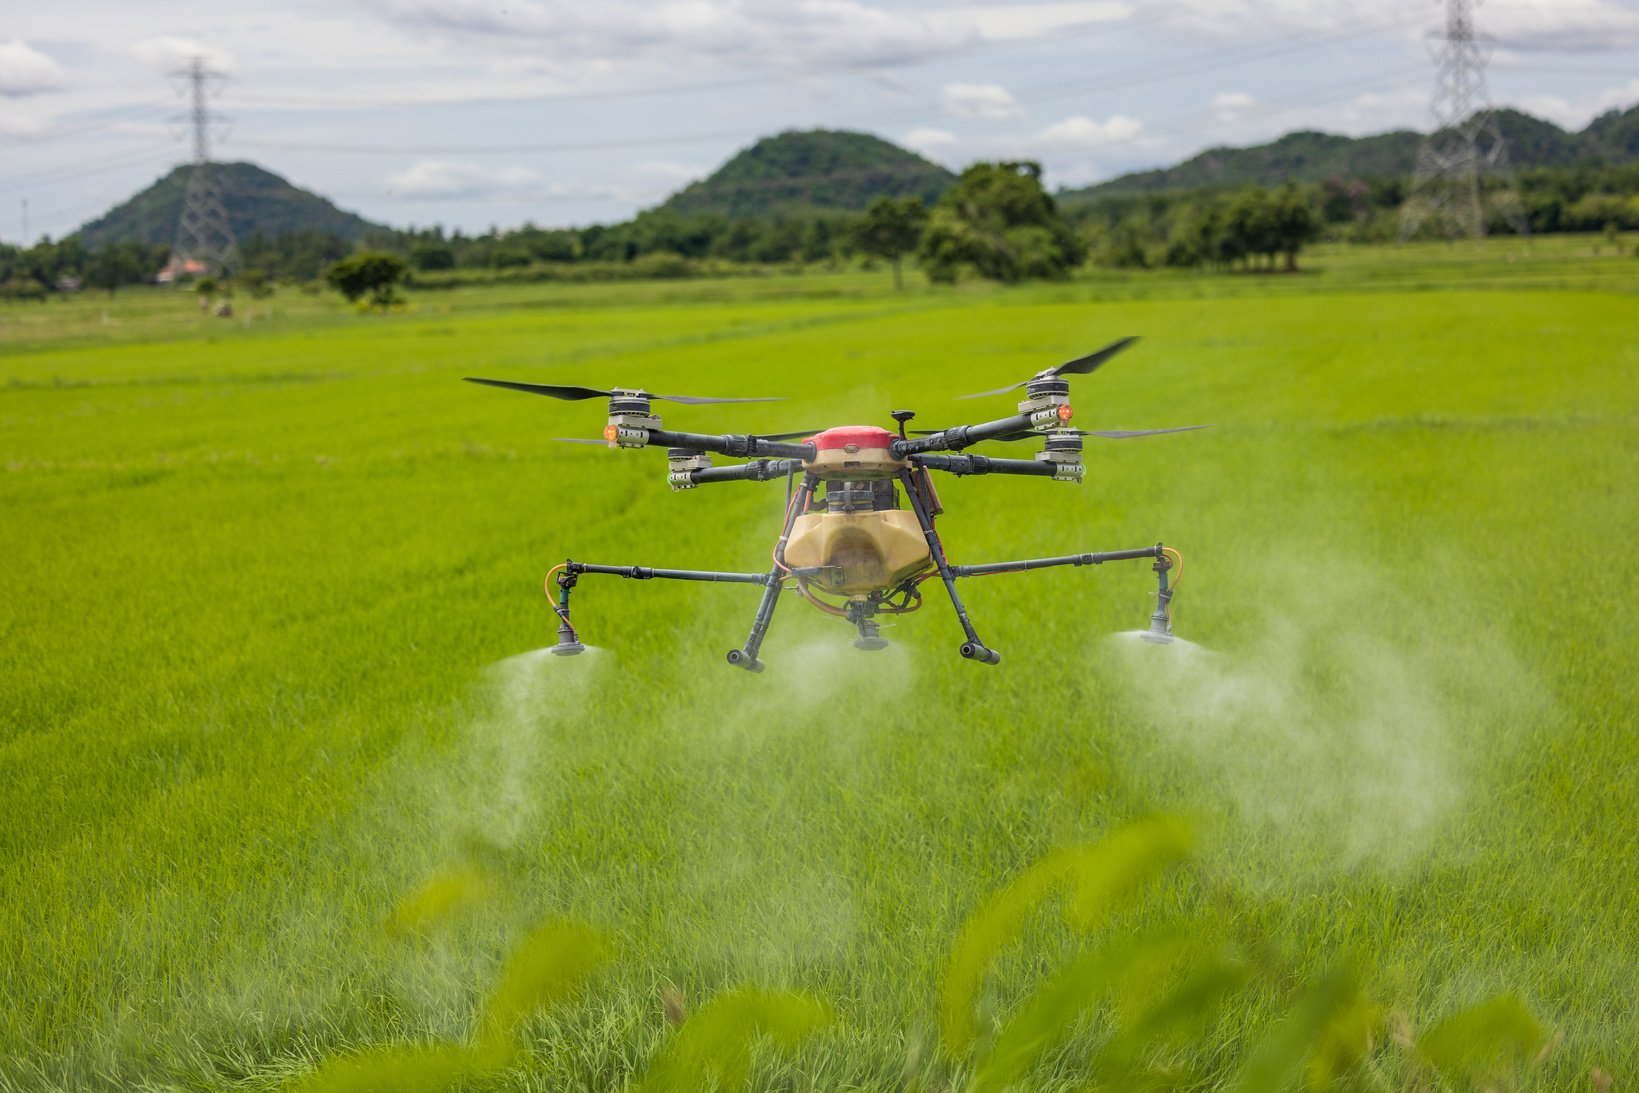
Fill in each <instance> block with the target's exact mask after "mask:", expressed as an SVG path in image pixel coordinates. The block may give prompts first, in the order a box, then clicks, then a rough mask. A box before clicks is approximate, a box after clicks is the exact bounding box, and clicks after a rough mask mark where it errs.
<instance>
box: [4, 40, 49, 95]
mask: <svg viewBox="0 0 1639 1093" xmlns="http://www.w3.org/2000/svg"><path fill="white" fill-rule="evenodd" d="M62 85H63V70H62V69H61V68H59V67H58V65H57V62H56V61H54V60H52V59H51V58H50V57H47V56H46V55H45V54H44V53H41V52H40V51H39V50H37V49H35V48H34V47H32V46H30V45H29V44H28V43H27V42H24V41H22V40H20V39H17V38H13V39H11V40H10V41H9V42H0V95H5V96H7V97H8V98H9V97H13V96H22V95H33V94H37V93H38V92H41V91H50V90H52V89H53V88H58V87H61V86H62Z"/></svg>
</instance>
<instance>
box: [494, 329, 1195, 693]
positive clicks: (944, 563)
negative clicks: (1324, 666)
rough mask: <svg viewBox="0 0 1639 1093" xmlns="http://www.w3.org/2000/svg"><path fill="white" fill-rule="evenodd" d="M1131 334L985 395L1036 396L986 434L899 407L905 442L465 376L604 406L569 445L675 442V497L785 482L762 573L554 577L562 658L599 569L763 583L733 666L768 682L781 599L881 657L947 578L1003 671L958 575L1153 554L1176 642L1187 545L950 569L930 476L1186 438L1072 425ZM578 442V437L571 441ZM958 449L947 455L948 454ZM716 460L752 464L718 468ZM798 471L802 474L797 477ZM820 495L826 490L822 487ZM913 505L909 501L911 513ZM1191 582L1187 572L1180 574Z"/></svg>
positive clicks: (1060, 463)
mask: <svg viewBox="0 0 1639 1093" xmlns="http://www.w3.org/2000/svg"><path fill="white" fill-rule="evenodd" d="M1137 340H1138V339H1137V338H1122V339H1121V340H1120V341H1117V342H1113V343H1111V344H1110V345H1107V346H1105V347H1104V348H1103V349H1100V350H1098V351H1097V352H1096V353H1090V354H1088V355H1087V356H1085V357H1078V358H1077V359H1075V360H1073V361H1068V362H1066V363H1064V364H1061V365H1058V366H1056V367H1054V368H1047V369H1043V370H1042V371H1040V372H1037V373H1036V374H1035V375H1034V376H1032V377H1030V378H1029V379H1027V380H1025V381H1023V382H1022V383H1014V384H1009V385H1008V386H1006V387H1001V388H998V389H997V390H994V391H984V392H981V393H980V394H977V395H964V396H961V397H963V398H985V397H989V396H992V395H1001V394H1006V393H1007V392H1009V391H1013V390H1016V389H1018V388H1020V387H1022V388H1024V392H1025V398H1024V401H1023V402H1020V403H1019V404H1018V412H1017V413H1016V414H1010V415H1009V416H1007V417H1004V418H998V419H996V420H995V421H987V422H984V423H982V424H979V425H955V426H951V427H950V428H946V429H939V430H931V431H930V430H915V431H912V432H909V433H907V431H906V428H905V426H906V423H907V422H909V421H910V420H911V419H912V418H914V417H915V416H916V415H915V413H914V412H912V411H910V410H894V411H892V412H891V414H890V415H889V416H890V417H892V418H893V420H894V421H895V422H896V423H897V424H898V427H899V428H898V434H897V435H895V433H893V432H890V431H889V430H887V429H882V428H878V427H876V426H873V425H843V426H838V427H836V428H831V429H824V430H820V431H817V432H816V431H805V432H797V433H776V434H739V433H729V434H725V435H722V436H711V435H706V434H701V433H680V432H674V431H671V430H668V429H662V428H661V421H660V418H659V417H657V416H656V415H655V413H654V412H653V405H654V403H655V402H656V401H666V402H677V403H684V404H687V405H691V406H695V405H705V404H711V403H724V402H778V401H781V400H779V399H766V398H694V397H690V396H687V395H656V394H651V393H650V392H648V391H645V390H642V389H641V388H614V389H612V390H607V391H605V390H600V389H597V388H593V387H572V386H562V385H556V384H545V383H519V382H514V381H512V380H494V379H478V378H476V377H468V379H469V382H472V383H484V384H489V385H490V386H492V387H505V388H508V389H509V390H513V391H525V392H528V393H530V394H536V395H547V396H549V397H551V398H556V399H563V400H564V401H567V402H578V401H582V400H586V399H598V398H606V399H608V400H609V423H608V426H607V427H606V428H605V429H604V430H603V439H602V440H570V443H582V444H606V445H607V446H608V447H610V448H650V447H657V448H665V449H666V459H667V464H668V466H667V476H666V477H667V481H668V483H670V485H671V488H672V489H673V490H690V489H694V488H695V487H696V486H703V485H706V484H707V483H712V482H775V481H781V480H783V481H784V482H785V483H786V494H787V498H786V506H785V523H784V526H783V527H782V528H781V530H780V536H779V538H778V539H777V540H775V542H774V548H773V565H772V567H771V568H770V569H769V570H768V572H766V573H724V572H719V571H716V570H698V569H651V568H647V567H644V566H633V565H627V566H620V565H594V564H592V563H590V562H577V561H574V560H573V559H570V560H567V561H565V562H564V563H563V564H561V565H559V566H556V567H554V568H553V570H552V571H551V572H550V573H548V574H547V578H546V591H547V595H548V597H550V596H551V595H552V584H553V580H554V578H556V584H557V588H558V594H557V602H556V603H554V604H553V610H554V611H555V612H556V613H557V616H558V619H559V625H558V643H557V644H556V645H554V646H552V652H553V653H556V654H559V655H561V656H573V655H574V654H576V653H579V652H581V651H582V650H583V649H584V648H585V646H583V645H582V644H581V641H580V634H579V633H578V632H577V630H576V628H575V624H574V623H573V622H571V621H570V618H569V596H570V593H571V592H572V591H573V590H574V588H575V585H576V583H577V582H578V581H579V580H580V578H581V577H583V576H586V575H587V574H594V573H597V574H610V575H613V576H617V577H626V578H630V579H633V580H640V581H646V580H670V581H721V582H727V583H731V584H755V585H761V586H762V589H763V594H762V602H761V603H759V604H758V606H757V614H756V616H755V618H753V620H752V623H751V634H750V636H749V637H747V638H746V642H745V645H744V646H742V647H741V648H739V649H731V650H730V651H729V654H728V662H729V663H730V664H733V665H737V666H738V667H741V668H745V669H747V670H748V671H753V672H760V671H762V670H763V662H762V661H761V660H759V659H757V653H758V651H759V650H760V649H761V648H762V644H763V639H764V638H765V637H766V636H767V634H768V627H769V623H770V622H771V621H772V620H773V617H774V608H775V607H776V606H778V604H779V600H780V593H782V592H787V591H794V592H796V593H797V594H799V595H801V596H802V598H803V599H805V600H807V601H808V602H809V603H810V604H812V605H813V606H814V607H816V608H818V609H819V610H821V611H824V612H826V613H827V614H830V615H834V616H836V617H838V618H841V619H845V620H847V621H848V622H850V623H852V624H853V625H854V627H855V628H856V629H857V631H858V635H857V636H856V637H855V639H854V645H856V646H857V647H858V648H860V649H881V648H883V647H884V646H886V645H887V644H888V643H887V642H886V641H885V640H884V639H883V638H882V635H881V633H880V623H879V622H878V618H879V616H883V615H890V616H891V615H903V614H906V613H908V612H911V611H915V610H917V609H918V608H919V607H921V606H922V591H921V586H922V584H923V583H924V582H926V581H929V580H932V579H934V578H935V577H937V578H938V579H939V580H940V581H942V582H943V583H944V586H945V591H946V592H947V593H949V595H950V602H951V604H952V606H953V607H955V609H956V620H957V622H959V623H960V624H961V626H962V631H963V633H964V634H965V635H966V640H965V641H963V642H962V645H961V654H962V656H964V657H966V658H967V659H968V660H973V661H977V662H978V663H980V664H995V663H997V662H998V661H999V660H1001V654H1000V653H998V652H997V651H996V650H994V649H991V648H990V647H988V646H987V645H985V643H984V642H983V641H981V640H980V639H979V634H978V631H976V630H975V629H974V627H973V622H972V620H971V619H969V618H968V614H967V609H966V608H965V607H963V605H962V597H961V596H960V594H958V593H957V591H956V581H957V580H958V579H959V578H963V577H980V576H986V575H989V574H994V573H1019V572H1023V571H1025V570H1030V569H1047V568H1049V567H1052V566H1084V565H1102V564H1103V563H1105V562H1115V561H1125V560H1128V559H1138V558H1150V559H1153V565H1152V566H1151V569H1152V570H1153V571H1154V573H1155V575H1156V580H1157V582H1158V586H1159V587H1158V588H1157V590H1156V594H1155V595H1156V605H1155V613H1154V614H1153V615H1151V616H1150V621H1149V628H1148V630H1146V631H1144V632H1143V634H1142V636H1143V638H1144V639H1145V640H1146V641H1151V642H1156V643H1167V642H1170V641H1172V613H1171V609H1170V604H1171V601H1172V596H1173V591H1174V589H1175V588H1176V587H1177V582H1176V580H1174V581H1173V582H1172V586H1171V587H1169V585H1168V573H1169V572H1170V571H1171V570H1172V569H1173V567H1174V566H1175V565H1176V566H1179V567H1181V566H1182V565H1183V559H1182V557H1181V556H1180V555H1179V554H1178V552H1177V551H1175V550H1173V549H1172V548H1170V547H1165V546H1162V545H1161V544H1160V543H1157V544H1155V545H1154V546H1148V547H1137V548H1134V549H1132V550H1113V551H1104V552H1099V553H1091V554H1066V555H1061V556H1059V557H1054V558H1026V559H1023V560H1021V561H1014V562H988V563H984V564H981V565H952V564H950V561H949V559H947V558H946V556H945V548H944V546H943V544H942V543H941V542H940V539H939V533H938V531H937V530H935V526H934V522H935V519H936V518H937V517H938V516H939V515H940V514H941V513H943V512H944V508H943V507H942V506H941V505H940V502H939V494H938V491H937V490H936V489H935V488H934V483H933V472H934V471H941V472H943V473H946V474H951V475H956V476H958V477H960V476H963V475H977V474H1011V475H1031V476H1035V477H1040V478H1051V479H1053V480H1054V481H1056V482H1080V481H1081V479H1082V474H1083V467H1082V462H1081V457H1082V439H1083V438H1084V437H1089V436H1092V437H1103V438H1106V439H1111V440H1125V439H1130V438H1132V437H1140V436H1153V435H1156V434H1159V433H1177V432H1185V431H1187V430H1190V429H1200V428H1204V426H1200V425H1186V426H1182V427H1179V428H1172V429H1130V430H1082V429H1074V428H1071V427H1070V424H1069V423H1070V418H1071V417H1072V411H1071V409H1070V381H1069V379H1068V377H1070V376H1074V375H1087V374H1089V373H1091V372H1093V371H1094V370H1095V369H1097V368H1098V367H1099V366H1100V365H1102V364H1103V363H1104V362H1105V361H1107V360H1109V359H1110V358H1111V357H1113V356H1115V355H1116V354H1117V353H1119V352H1121V351H1122V350H1123V349H1126V348H1127V347H1128V346H1130V345H1132V344H1133V342H1135V341H1137ZM560 439H566V438H560ZM1029 439H1039V440H1040V441H1041V442H1042V445H1043V448H1042V451H1041V452H1040V453H1039V454H1038V455H1037V456H1036V458H1034V459H998V458H995V457H992V456H985V455H979V454H977V453H974V454H967V453H966V452H965V451H964V449H966V448H969V447H971V446H973V445H974V444H977V443H979V442H980V441H984V440H1000V441H1016V440H1029ZM940 453H950V454H940ZM713 454H716V455H725V456H729V457H732V458H735V459H741V460H746V461H747V462H742V463H737V464H735V465H733V466H727V467H715V466H713V465H712V462H711V457H712V455H713ZM798 475H800V476H801V478H800V480H799V478H798ZM822 487H823V490H824V492H823V494H822V493H821V488H822ZM901 500H903V502H904V503H905V504H907V505H908V506H909V508H908V510H907V509H906V508H902V507H901ZM1178 575H1180V576H1181V575H1182V569H1181V568H1180V569H1179V574H1178Z"/></svg>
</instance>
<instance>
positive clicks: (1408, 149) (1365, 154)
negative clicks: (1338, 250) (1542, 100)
mask: <svg viewBox="0 0 1639 1093" xmlns="http://www.w3.org/2000/svg"><path fill="white" fill-rule="evenodd" d="M1497 125H1498V128H1499V129H1501V131H1502V135H1503V137H1504V139H1505V140H1507V142H1508V160H1509V162H1510V163H1511V164H1513V165H1514V166H1515V167H1516V168H1522V169H1528V168H1531V167H1569V166H1573V165H1575V164H1578V163H1587V162H1591V161H1595V160H1602V161H1604V162H1606V163H1626V162H1630V161H1633V160H1639V106H1634V107H1630V108H1629V109H1628V110H1626V111H1618V110H1612V111H1611V112H1609V113H1607V114H1602V115H1600V116H1599V117H1597V118H1595V119H1594V120H1593V121H1592V122H1590V123H1589V125H1588V127H1587V128H1586V129H1583V130H1582V131H1581V132H1580V133H1568V132H1566V131H1565V130H1563V129H1561V128H1560V127H1559V126H1557V125H1555V124H1553V123H1552V122H1547V121H1543V120H1542V119H1541V118H1534V117H1532V116H1531V115H1530V114H1525V113H1521V112H1520V111H1518V110H1506V109H1505V110H1498V111H1497ZM1422 139H1423V138H1422V135H1421V134H1419V133H1414V132H1412V131H1411V130H1409V129H1399V130H1396V131H1394V132H1391V133H1379V134H1377V135H1375V136H1370V137H1342V136H1337V135H1335V134H1332V133H1319V132H1315V131H1314V130H1301V131H1299V132H1296V133H1287V134H1286V135H1285V136H1283V137H1281V138H1280V139H1278V140H1275V141H1273V142H1271V143H1269V144H1259V145H1255V146H1253V147H1250V148H1208V149H1207V150H1206V151H1204V152H1202V153H1200V154H1199V155H1196V156H1193V157H1191V158H1189V159H1187V160H1185V161H1184V162H1182V163H1180V164H1178V165H1177V166H1174V167H1167V168H1162V169H1160V170H1154V171H1138V172H1135V173H1133V174H1127V175H1122V176H1121V177H1119V178H1113V179H1111V180H1110V181H1108V182H1101V183H1099V184H1098V185H1096V186H1088V187H1086V188H1085V189H1080V190H1066V191H1061V192H1060V193H1059V195H1058V196H1059V199H1060V200H1061V201H1068V202H1070V203H1071V204H1074V203H1075V202H1076V201H1078V200H1085V199H1091V198H1097V197H1109V196H1113V195H1116V194H1136V193H1154V192H1157V191H1161V190H1184V189H1192V188H1195V187H1199V186H1245V185H1249V184H1253V183H1256V184H1258V185H1262V186H1272V185H1277V184H1279V183H1282V182H1287V181H1296V182H1320V181H1322V180H1324V179H1327V178H1345V179H1352V178H1395V177H1399V176H1408V177H1409V176H1410V175H1411V173H1412V171H1413V170H1414V168H1415V167H1416V163H1417V146H1418V144H1419V143H1421V141H1422Z"/></svg>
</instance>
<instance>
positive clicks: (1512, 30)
mask: <svg viewBox="0 0 1639 1093" xmlns="http://www.w3.org/2000/svg"><path fill="white" fill-rule="evenodd" d="M1475 22H1476V24H1478V26H1479V29H1480V30H1482V31H1486V32H1489V33H1490V34H1492V35H1494V36H1495V37H1496V38H1497V40H1498V41H1499V42H1500V43H1501V44H1503V45H1504V46H1507V47H1508V48H1509V49H1513V50H1518V51H1520V52H1527V53H1528V52H1539V51H1546V52H1554V53H1584V52H1586V53H1593V52H1602V51H1606V50H1613V49H1631V48H1632V47H1634V46H1636V45H1639V11H1635V10H1634V9H1633V8H1632V7H1628V6H1624V5H1622V4H1619V3H1615V2H1613V0H1553V2H1552V3H1551V4H1542V5H1540V6H1525V5H1517V4H1511V5H1508V6H1506V7H1504V6H1502V5H1498V6H1497V7H1496V9H1495V10H1492V9H1489V8H1484V7H1482V8H1481V9H1480V10H1479V11H1478V12H1477V13H1476V15H1475Z"/></svg>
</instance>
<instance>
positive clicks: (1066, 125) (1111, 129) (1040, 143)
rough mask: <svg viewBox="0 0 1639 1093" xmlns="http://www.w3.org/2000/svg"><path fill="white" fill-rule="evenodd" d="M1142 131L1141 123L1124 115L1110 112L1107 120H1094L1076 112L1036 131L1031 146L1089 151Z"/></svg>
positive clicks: (1135, 137)
mask: <svg viewBox="0 0 1639 1093" xmlns="http://www.w3.org/2000/svg"><path fill="white" fill-rule="evenodd" d="M1143 132H1144V123H1143V122H1141V121H1139V120H1138V119H1137V118H1129V117H1127V116H1126V115H1124V114H1114V115H1111V117H1110V119H1109V120H1108V121H1094V120H1093V119H1092V118H1089V117H1084V116H1082V115H1080V114H1077V115H1076V116H1075V117H1070V118H1065V119H1064V120H1063V121H1060V122H1054V123H1053V124H1052V125H1049V126H1048V127H1047V128H1045V129H1043V130H1042V131H1041V132H1039V133H1037V134H1036V135H1035V137H1034V138H1033V139H1032V140H1031V145H1032V146H1033V147H1034V148H1036V149H1039V150H1051V149H1076V150H1089V149H1094V148H1104V147H1107V146H1109V145H1111V144H1124V143H1126V142H1128V141H1132V140H1135V139H1137V138H1138V136H1139V135H1140V134H1142V133H1143Z"/></svg>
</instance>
